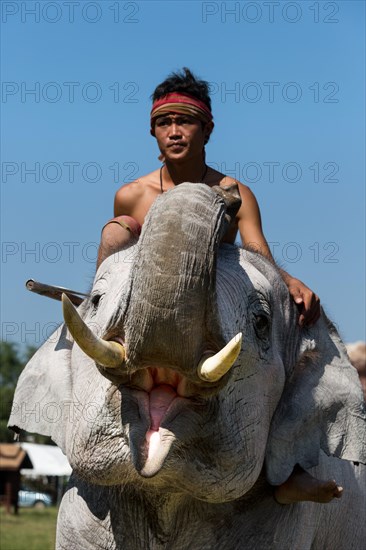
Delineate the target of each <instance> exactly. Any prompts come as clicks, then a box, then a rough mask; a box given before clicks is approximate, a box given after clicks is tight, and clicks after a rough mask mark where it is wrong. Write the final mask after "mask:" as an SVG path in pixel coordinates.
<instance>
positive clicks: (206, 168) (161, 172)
mask: <svg viewBox="0 0 366 550" xmlns="http://www.w3.org/2000/svg"><path fill="white" fill-rule="evenodd" d="M164 166H165V164H163V165H162V166H161V168H160V192H161V193H164V188H163V168H164ZM207 170H208V166H207V164H205V170H204V172H203V174H202V176H201V181H200V183H204V182H205V177H206V175H207Z"/></svg>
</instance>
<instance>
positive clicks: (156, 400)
mask: <svg viewBox="0 0 366 550" xmlns="http://www.w3.org/2000/svg"><path fill="white" fill-rule="evenodd" d="M176 397H177V393H176V391H175V390H174V389H173V388H172V386H168V385H167V384H160V385H159V386H156V387H154V388H153V389H152V390H151V392H150V421H151V424H150V430H154V431H157V430H159V427H160V422H161V420H162V418H163V416H164V415H165V413H166V411H167V410H168V408H169V405H170V404H171V402H172V401H173V400H174V399H175V398H176Z"/></svg>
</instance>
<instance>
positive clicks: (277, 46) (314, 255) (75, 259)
mask: <svg viewBox="0 0 366 550" xmlns="http://www.w3.org/2000/svg"><path fill="white" fill-rule="evenodd" d="M1 4H2V6H1V7H2V48H1V50H2V80H3V84H2V99H1V109H2V127H1V131H2V150H1V153H2V180H1V235H2V272H1V274H2V280H1V295H2V296H1V298H2V300H1V329H2V335H1V336H2V339H4V340H8V341H15V342H19V343H21V344H30V345H38V344H40V343H41V342H42V340H43V339H44V338H45V337H46V336H47V335H48V334H49V333H50V331H52V329H53V328H54V326H55V324H56V323H59V322H61V320H62V316H61V308H60V304H59V303H58V302H55V301H53V300H49V299H46V298H42V297H39V296H36V295H32V294H31V293H29V292H27V291H26V290H25V287H24V283H25V281H26V280H27V279H28V278H31V277H32V278H34V279H37V280H39V281H42V282H46V283H48V284H56V285H61V286H67V287H71V288H74V289H77V290H79V291H84V292H86V291H87V290H88V288H89V286H90V284H91V281H92V279H93V276H94V265H95V256H96V247H97V243H98V241H99V235H100V229H101V227H102V226H103V224H104V223H105V221H106V220H107V219H109V218H110V217H111V216H112V213H113V197H114V193H115V191H116V190H117V189H118V188H119V186H120V185H122V184H123V183H124V182H128V181H130V180H131V179H133V178H136V177H137V176H138V175H143V174H145V173H147V172H150V171H152V170H154V169H156V168H157V167H158V166H159V162H158V160H157V156H158V150H157V147H156V144H155V143H154V139H153V138H152V137H151V136H150V134H149V111H150V105H151V102H150V95H151V93H152V91H153V90H154V88H155V86H156V85H157V84H158V83H159V82H161V81H162V80H163V79H164V78H165V77H166V76H167V74H168V73H169V72H170V71H172V70H176V69H179V68H181V67H182V66H188V67H190V68H191V69H192V70H193V71H194V72H196V73H197V74H198V75H199V76H201V77H202V78H204V79H206V80H208V81H209V82H210V83H211V89H212V103H213V112H214V119H215V124H216V126H215V131H214V133H213V135H212V138H211V140H210V143H209V144H208V147H207V161H208V163H209V164H211V165H212V166H214V167H215V168H217V167H218V168H219V169H221V170H222V171H224V172H227V173H228V174H229V175H235V177H236V178H238V179H240V181H242V182H243V183H246V184H247V185H249V186H250V187H251V189H252V190H253V191H254V193H255V195H256V197H257V199H258V201H259V204H260V207H261V212H262V219H263V226H264V231H265V234H266V237H267V240H268V241H269V242H270V244H271V247H272V250H273V252H274V255H275V257H276V259H277V260H278V261H279V262H280V263H281V265H282V266H283V267H285V268H286V269H287V270H288V271H289V272H290V273H291V274H293V275H294V276H297V277H299V278H301V279H302V280H303V281H304V282H305V283H306V284H308V286H310V287H311V288H312V289H314V290H315V291H316V292H317V294H318V295H319V296H320V297H321V300H322V303H323V305H324V307H325V308H326V311H327V312H328V314H329V315H330V316H331V318H332V319H333V320H334V321H335V323H336V324H337V326H338V327H339V329H340V332H341V335H342V336H343V338H344V340H345V341H355V340H359V339H365V313H364V304H365V284H364V281H365V252H364V251H365V237H364V235H365V191H364V189H365V187H364V181H365V164H364V150H365V126H364V120H365V105H364V94H365V57H364V51H365V48H364V46H365V31H364V17H365V10H364V8H365V4H364V3H363V2H359V1H356V2H353V1H345V2H343V1H340V2H313V1H312V2H307V1H301V2H265V1H263V2H262V1H258V2H199V1H191V2H154V1H149V2H120V1H118V0H115V1H109V0H103V1H99V2H88V1H83V0H79V2H71V3H70V2H63V1H59V0H57V1H54V2H46V1H44V2H43V1H40V2H33V1H28V2H16V1H3V2H2V3H1ZM32 90H33V92H32Z"/></svg>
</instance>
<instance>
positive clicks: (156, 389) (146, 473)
mask: <svg viewBox="0 0 366 550" xmlns="http://www.w3.org/2000/svg"><path fill="white" fill-rule="evenodd" d="M121 391H122V406H123V403H124V401H125V403H126V409H128V410H129V413H127V414H128V416H130V415H131V409H132V410H135V414H134V415H133V418H131V417H130V418H129V426H130V447H131V456H132V461H133V463H134V466H135V468H136V470H137V471H138V472H139V473H140V475H141V476H142V477H147V478H149V477H153V476H155V475H156V474H157V473H158V472H159V471H160V470H161V469H162V467H163V466H164V463H165V460H166V458H167V456H168V454H169V451H170V450H171V447H172V445H173V443H174V441H175V440H176V439H178V438H179V440H181V438H182V435H183V434H182V432H183V431H184V424H186V430H187V431H188V429H189V430H191V428H188V426H189V424H187V423H186V420H187V421H188V418H187V417H189V416H192V415H197V408H199V405H200V403H201V404H202V399H200V398H199V396H198V395H197V393H196V391H194V389H193V385H192V384H191V383H190V382H189V381H188V380H187V379H186V378H185V377H184V376H182V375H181V374H179V373H178V372H176V371H174V370H173V369H170V368H165V367H149V368H145V369H141V370H140V371H138V372H136V373H135V374H134V375H132V377H131V380H130V383H128V384H123V386H122V387H121ZM201 406H202V405H201ZM122 416H124V417H125V418H126V413H124V414H123V415H122ZM185 419H186V420H185Z"/></svg>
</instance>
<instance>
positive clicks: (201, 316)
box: [124, 183, 240, 372]
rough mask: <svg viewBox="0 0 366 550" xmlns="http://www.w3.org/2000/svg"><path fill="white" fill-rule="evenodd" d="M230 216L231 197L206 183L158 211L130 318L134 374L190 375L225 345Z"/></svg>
mask: <svg viewBox="0 0 366 550" xmlns="http://www.w3.org/2000/svg"><path fill="white" fill-rule="evenodd" d="M226 203H227V201H226ZM239 204H240V202H239ZM225 214H226V204H225V197H224V198H221V197H220V196H219V195H218V194H217V193H215V192H214V191H213V190H212V189H210V188H209V187H208V186H206V185H203V184H191V183H184V184H181V185H179V186H177V187H176V188H175V189H174V190H172V191H169V192H168V193H166V194H164V195H162V196H161V197H159V198H158V199H157V200H156V201H155V203H154V204H153V206H152V208H151V210H150V212H149V215H148V217H147V219H146V221H145V224H144V229H143V232H142V234H141V237H140V243H139V247H138V252H137V256H136V258H135V261H134V265H133V267H132V269H131V274H132V275H131V285H130V295H129V299H128V300H127V306H126V310H125V314H124V332H125V342H126V346H127V367H128V368H131V369H135V368H138V367H141V366H145V365H152V364H159V365H167V366H172V367H174V368H176V369H178V370H182V371H185V372H187V371H189V370H191V369H192V367H194V366H197V364H198V362H199V360H200V358H201V356H202V353H204V352H206V351H207V350H210V349H211V350H212V351H216V350H217V349H219V348H221V347H222V346H223V345H224V344H225V342H224V341H223V339H222V336H221V334H220V330H219V327H218V322H217V319H216V300H215V259H216V251H217V248H218V246H219V243H220V240H221V238H222V236H223V233H224V231H225V229H226V228H227V220H226V219H225Z"/></svg>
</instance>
